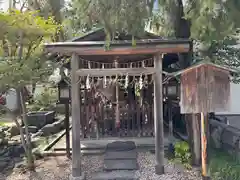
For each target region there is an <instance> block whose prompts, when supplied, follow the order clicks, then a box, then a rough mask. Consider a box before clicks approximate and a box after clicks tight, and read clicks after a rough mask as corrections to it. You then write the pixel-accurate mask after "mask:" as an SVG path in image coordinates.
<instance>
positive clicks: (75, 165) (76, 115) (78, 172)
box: [70, 54, 84, 180]
mask: <svg viewBox="0 0 240 180" xmlns="http://www.w3.org/2000/svg"><path fill="white" fill-rule="evenodd" d="M78 68H79V60H78V56H77V54H73V55H72V59H71V86H72V87H71V97H72V100H71V104H72V175H71V177H70V180H83V179H84V177H83V176H82V169H81V143H80V137H81V136H80V127H81V120H80V117H81V116H80V98H79V95H80V87H79V84H78V80H79V77H78V76H77V75H76V71H77V69H78Z"/></svg>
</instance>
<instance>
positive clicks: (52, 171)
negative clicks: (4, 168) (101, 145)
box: [0, 152, 201, 180]
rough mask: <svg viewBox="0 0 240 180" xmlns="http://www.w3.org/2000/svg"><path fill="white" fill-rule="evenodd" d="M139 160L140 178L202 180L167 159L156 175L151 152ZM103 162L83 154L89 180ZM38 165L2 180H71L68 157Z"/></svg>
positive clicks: (145, 153)
mask: <svg viewBox="0 0 240 180" xmlns="http://www.w3.org/2000/svg"><path fill="white" fill-rule="evenodd" d="M138 162H139V166H140V169H139V170H138V171H136V172H135V177H137V178H139V180H201V178H200V176H199V172H197V171H186V170H183V169H182V168H176V167H175V166H174V165H173V164H171V163H167V160H166V171H167V172H166V173H165V174H164V175H160V176H159V175H156V174H155V169H154V165H155V156H154V154H151V153H149V152H140V153H139V154H138ZM102 163H103V156H83V160H82V164H83V166H82V168H83V172H85V173H86V175H87V180H90V179H91V174H94V173H95V172H98V171H101V169H102V167H103V164H102ZM36 165H37V168H36V173H29V172H25V173H23V172H22V171H20V170H19V169H14V170H13V172H11V173H10V174H9V175H6V174H5V175H3V174H1V173H0V180H69V174H70V172H71V162H70V161H69V160H68V159H67V158H66V157H62V156H60V157H49V158H47V159H43V160H38V161H36Z"/></svg>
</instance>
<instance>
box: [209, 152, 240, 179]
mask: <svg viewBox="0 0 240 180" xmlns="http://www.w3.org/2000/svg"><path fill="white" fill-rule="evenodd" d="M211 156H212V157H211V158H210V164H209V169H210V174H211V177H212V179H213V180H239V179H240V162H239V160H236V159H235V158H233V157H232V156H230V155H228V154H227V153H225V152H217V151H216V150H212V152H211Z"/></svg>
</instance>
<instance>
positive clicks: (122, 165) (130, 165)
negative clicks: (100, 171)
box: [103, 159, 138, 171]
mask: <svg viewBox="0 0 240 180" xmlns="http://www.w3.org/2000/svg"><path fill="white" fill-rule="evenodd" d="M103 168H104V170H105V171H116V170H137V169H138V164H137V160H136V159H121V160H105V161H104V167H103Z"/></svg>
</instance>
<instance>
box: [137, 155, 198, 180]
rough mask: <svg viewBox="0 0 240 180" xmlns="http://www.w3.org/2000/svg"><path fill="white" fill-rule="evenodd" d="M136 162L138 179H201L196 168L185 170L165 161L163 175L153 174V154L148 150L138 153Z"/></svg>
mask: <svg viewBox="0 0 240 180" xmlns="http://www.w3.org/2000/svg"><path fill="white" fill-rule="evenodd" d="M138 163H139V166H140V169H139V170H138V171H136V173H135V177H137V178H139V180H201V179H202V178H201V177H200V176H199V172H197V171H196V170H193V171H187V170H184V169H183V168H177V167H176V166H175V165H174V164H172V163H170V162H167V160H166V166H165V171H166V172H165V174H164V175H156V174H155V167H154V166H155V155H154V154H151V153H150V152H146V153H143V152H140V153H138Z"/></svg>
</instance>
